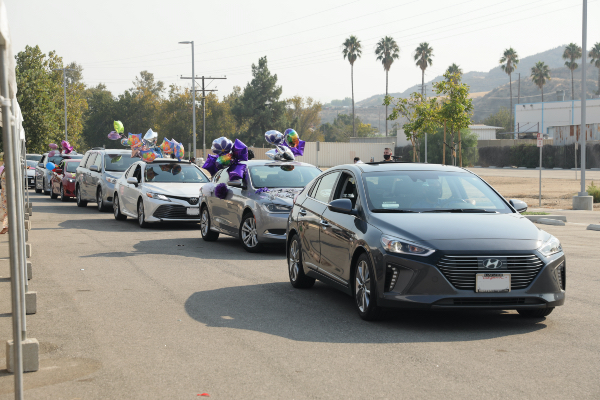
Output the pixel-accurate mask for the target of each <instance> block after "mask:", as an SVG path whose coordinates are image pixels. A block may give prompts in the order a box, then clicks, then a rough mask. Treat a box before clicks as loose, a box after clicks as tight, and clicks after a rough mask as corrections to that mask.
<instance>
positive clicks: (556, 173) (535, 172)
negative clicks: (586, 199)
mask: <svg viewBox="0 0 600 400" xmlns="http://www.w3.org/2000/svg"><path fill="white" fill-rule="evenodd" d="M467 169H468V170H469V171H473V172H474V173H476V174H477V175H479V176H482V177H486V176H507V177H515V178H539V177H540V170H539V169H533V168H528V169H519V168H467ZM575 177H577V179H579V180H580V181H581V172H580V170H577V171H575V170H570V169H543V170H542V179H573V180H575ZM585 180H586V181H588V180H594V181H600V171H591V170H586V171H585Z"/></svg>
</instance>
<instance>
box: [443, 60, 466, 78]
mask: <svg viewBox="0 0 600 400" xmlns="http://www.w3.org/2000/svg"><path fill="white" fill-rule="evenodd" d="M446 72H447V73H449V74H450V75H455V74H456V75H458V76H460V77H462V74H463V70H462V68H460V67H459V66H458V65H456V64H454V63H453V64H452V65H451V66H449V67H448V69H447V70H446Z"/></svg>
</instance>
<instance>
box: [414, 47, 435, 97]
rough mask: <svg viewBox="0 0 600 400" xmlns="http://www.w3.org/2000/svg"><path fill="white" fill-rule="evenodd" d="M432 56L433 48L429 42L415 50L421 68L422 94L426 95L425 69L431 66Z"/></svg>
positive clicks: (416, 59) (418, 65)
mask: <svg viewBox="0 0 600 400" xmlns="http://www.w3.org/2000/svg"><path fill="white" fill-rule="evenodd" d="M431 57H433V49H432V48H431V47H429V43H427V42H423V43H421V44H420V45H419V47H417V49H416V50H415V61H416V62H417V63H416V65H417V67H419V68H421V94H422V95H425V70H426V69H427V66H428V65H429V66H431Z"/></svg>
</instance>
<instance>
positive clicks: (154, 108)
mask: <svg viewBox="0 0 600 400" xmlns="http://www.w3.org/2000/svg"><path fill="white" fill-rule="evenodd" d="M133 85H134V86H133V87H132V88H131V89H128V90H126V91H125V92H124V93H123V94H121V95H119V98H118V100H117V104H116V106H115V114H116V116H115V119H118V120H120V121H121V122H123V125H124V126H125V131H126V133H127V132H131V133H146V131H147V130H148V129H152V130H156V128H157V125H158V114H159V111H160V107H161V103H162V101H163V99H162V97H161V96H162V93H163V92H164V90H165V85H164V83H163V82H162V81H156V80H155V79H154V74H152V73H150V72H148V71H142V72H140V76H139V77H136V78H135V81H134V82H133Z"/></svg>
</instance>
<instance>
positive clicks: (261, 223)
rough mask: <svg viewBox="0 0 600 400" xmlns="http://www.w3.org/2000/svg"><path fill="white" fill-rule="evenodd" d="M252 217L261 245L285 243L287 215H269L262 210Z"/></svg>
mask: <svg viewBox="0 0 600 400" xmlns="http://www.w3.org/2000/svg"><path fill="white" fill-rule="evenodd" d="M259 207H261V210H260V211H259V212H256V213H255V214H254V215H255V216H256V217H257V218H256V226H257V231H258V240H259V242H261V243H285V239H286V238H287V233H286V231H287V222H288V217H289V215H290V214H289V213H270V212H267V211H266V210H264V209H262V206H260V205H259Z"/></svg>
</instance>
